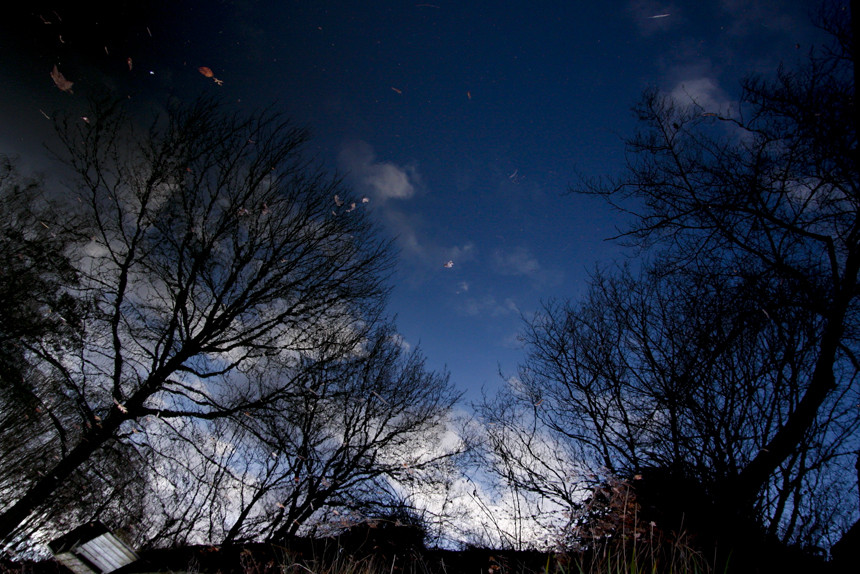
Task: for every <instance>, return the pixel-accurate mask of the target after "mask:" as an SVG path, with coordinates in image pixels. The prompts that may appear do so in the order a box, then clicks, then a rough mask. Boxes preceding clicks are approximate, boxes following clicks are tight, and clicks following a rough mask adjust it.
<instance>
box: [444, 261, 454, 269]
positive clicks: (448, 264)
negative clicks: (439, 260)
mask: <svg viewBox="0 0 860 574" xmlns="http://www.w3.org/2000/svg"><path fill="white" fill-rule="evenodd" d="M453 266H454V262H453V261H446V262H445V263H444V264H443V265H442V267H444V268H445V269H450V268H452V267H453Z"/></svg>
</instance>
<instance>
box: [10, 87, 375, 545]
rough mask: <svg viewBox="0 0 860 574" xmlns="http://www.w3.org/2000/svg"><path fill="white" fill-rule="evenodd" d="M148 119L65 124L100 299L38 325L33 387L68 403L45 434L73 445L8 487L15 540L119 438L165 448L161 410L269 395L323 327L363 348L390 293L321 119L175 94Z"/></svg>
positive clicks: (77, 291) (196, 410) (237, 408)
mask: <svg viewBox="0 0 860 574" xmlns="http://www.w3.org/2000/svg"><path fill="white" fill-rule="evenodd" d="M134 124H135V122H133V121H132V120H131V119H130V118H129V117H128V116H126V115H125V114H124V113H123V110H122V108H121V107H120V106H119V105H102V106H99V107H97V108H96V109H95V110H94V111H93V113H90V114H88V116H87V119H86V120H85V121H82V120H81V119H80V118H79V117H75V118H68V119H66V120H65V121H63V122H61V123H60V125H59V134H60V138H61V140H62V142H63V144H64V145H65V150H66V151H65V157H66V160H67V162H68V165H69V166H70V167H71V169H72V170H73V172H74V173H75V174H77V177H78V181H77V184H76V186H75V188H74V190H73V191H72V193H71V194H70V202H69V205H68V206H67V209H69V210H70V216H72V215H73V216H74V219H75V220H76V221H79V222H80V225H81V227H76V228H74V229H69V230H68V232H70V233H72V234H73V235H74V238H75V240H76V243H75V244H74V245H71V246H69V248H68V249H66V250H65V251H64V252H63V253H62V255H64V256H66V257H68V258H69V260H70V261H71V263H72V264H73V265H74V269H75V271H76V272H77V276H78V282H77V283H74V282H63V283H62V285H61V286H60V290H61V292H62V293H67V294H69V295H70V296H72V297H74V298H75V299H77V300H78V301H83V302H85V303H86V305H85V307H86V308H87V313H86V315H85V316H84V317H83V318H82V320H81V329H80V330H79V331H78V332H77V335H76V338H75V340H74V341H70V342H65V341H61V342H54V341H51V340H49V339H46V338H36V339H35V340H32V341H26V340H25V341H22V345H23V348H24V350H25V353H26V354H27V357H28V359H29V361H30V363H31V364H32V365H34V367H33V368H34V369H36V370H37V371H38V377H37V376H36V375H34V376H32V377H29V381H30V382H31V384H32V392H33V393H34V395H35V396H36V397H37V398H38V400H39V401H40V402H42V403H44V404H46V405H48V406H49V407H50V408H51V409H63V410H65V411H67V412H68V413H69V416H68V417H67V418H66V419H64V420H59V421H57V422H55V428H53V429H52V430H51V434H50V435H49V436H48V435H46V440H50V441H51V442H52V444H55V445H57V446H56V447H55V450H56V451H57V453H58V455H57V457H56V458H49V459H48V460H47V462H46V464H45V467H44V468H43V469H41V470H39V472H36V473H33V474H31V475H30V476H27V477H26V478H25V479H24V480H23V481H22V482H21V483H20V484H19V485H18V486H17V487H16V488H15V489H14V490H12V491H8V490H7V491H4V496H3V500H4V502H3V503H2V505H0V539H3V540H5V541H7V542H8V541H10V540H13V539H15V537H16V536H20V535H23V534H26V533H27V532H28V531H29V530H30V529H31V528H32V527H33V525H35V524H38V523H39V522H40V516H42V515H44V513H45V511H46V509H47V508H48V507H50V506H51V505H50V504H49V502H50V500H51V497H52V496H53V495H55V494H56V493H57V492H59V491H60V490H61V489H62V488H64V487H65V485H69V484H71V483H73V482H74V481H78V480H80V481H86V480H87V478H86V476H87V473H90V472H95V471H96V470H97V468H98V467H99V465H96V464H95V461H96V460H97V459H98V458H99V457H102V456H103V455H105V453H109V452H111V450H112V449H116V448H124V449H125V448H127V449H131V450H133V451H140V452H145V451H148V450H149V448H150V447H151V446H152V445H149V444H147V441H146V438H147V432H145V431H146V424H147V423H146V421H147V420H149V419H151V418H153V417H155V418H158V419H159V420H162V421H165V420H168V419H170V420H174V421H191V420H209V421H211V420H216V419H219V418H224V417H231V416H239V415H240V413H245V412H251V411H253V410H254V409H257V408H263V407H265V406H266V405H269V404H270V403H271V402H272V401H274V400H275V399H276V398H278V397H279V396H281V395H283V394H284V393H292V392H293V391H294V385H295V384H296V379H295V378H284V379H281V380H278V381H271V382H270V383H269V384H267V385H260V384H258V381H257V380H256V379H255V378H254V377H252V376H250V374H251V373H252V371H253V369H254V368H255V366H256V365H257V364H258V362H259V361H261V360H263V359H265V358H266V357H270V356H276V357H278V359H279V360H281V361H284V362H290V361H293V362H296V363H298V362H300V361H302V360H303V357H304V356H306V355H307V354H308V353H313V352H314V351H315V349H314V345H315V341H316V340H317V339H318V338H319V337H320V336H321V335H322V334H324V335H325V336H326V337H327V338H328V339H329V340H337V341H338V342H339V343H340V344H342V345H343V348H345V349H349V348H352V347H354V346H355V345H356V344H357V343H358V342H359V341H361V340H362V339H364V338H365V334H366V331H367V329H368V326H372V325H373V324H374V323H375V322H376V321H377V318H378V317H379V316H380V312H381V308H382V305H383V303H384V298H385V294H386V287H385V285H384V279H385V275H386V272H387V270H388V269H389V267H390V265H391V263H392V257H391V252H390V249H389V244H388V243H387V242H385V241H383V240H381V239H379V237H378V234H377V233H376V230H375V228H374V226H373V225H372V224H371V223H370V221H369V219H368V218H367V216H366V215H365V214H364V213H362V211H361V210H354V211H350V212H349V213H347V212H346V210H344V209H341V208H339V205H338V204H340V203H341V202H340V201H339V199H340V198H347V197H348V196H349V191H348V190H346V189H344V188H343V187H342V186H341V185H340V183H339V181H338V180H336V179H333V178H331V177H329V176H327V175H326V174H325V173H324V172H322V171H321V170H319V169H317V168H315V167H314V166H313V165H311V164H309V163H308V162H307V161H306V159H304V158H303V156H302V152H301V150H302V144H303V143H304V141H305V140H306V137H307V135H306V133H305V131H304V130H301V129H298V128H295V127H293V126H292V125H291V124H290V123H289V122H287V121H285V120H283V119H282V118H280V117H279V116H278V115H277V114H274V113H268V112H266V113H261V114H255V115H249V116H243V115H240V114H231V113H230V112H229V111H228V110H226V109H225V108H223V107H221V106H218V105H216V104H214V103H213V102H212V101H199V102H197V103H195V104H193V105H191V106H177V107H174V108H172V109H170V110H169V112H168V113H167V114H166V115H164V116H162V117H160V118H159V119H157V120H156V121H154V123H153V125H152V127H151V128H150V129H149V130H148V131H147V132H146V133H144V134H143V135H142V136H141V135H139V134H138V131H139V130H137V129H136V128H135V125H134ZM338 195H339V196H340V198H338V197H336V196H338ZM299 371H300V370H298V371H297V372H299ZM39 377H42V378H44V379H45V380H50V381H51V384H40V383H39ZM176 424H180V423H179V422H177V423H176ZM145 456H149V455H145ZM12 464H14V463H13V461H11V460H4V461H3V466H4V468H8V467H9V466H10V465H12ZM7 494H11V496H8V495H7Z"/></svg>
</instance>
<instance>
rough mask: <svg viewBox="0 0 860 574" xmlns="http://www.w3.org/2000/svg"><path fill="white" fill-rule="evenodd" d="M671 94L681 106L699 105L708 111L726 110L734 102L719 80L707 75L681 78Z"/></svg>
mask: <svg viewBox="0 0 860 574" xmlns="http://www.w3.org/2000/svg"><path fill="white" fill-rule="evenodd" d="M669 96H670V97H671V98H672V99H673V100H674V101H675V103H676V104H678V105H680V106H691V105H692V106H697V107H700V108H702V109H703V110H704V111H707V112H726V111H727V110H728V108H729V107H730V106H731V104H732V101H731V98H729V96H728V95H727V94H726V93H725V91H723V89H722V88H721V87H720V85H719V83H718V82H717V80H716V79H715V78H712V77H707V76H701V77H693V78H687V79H683V80H679V81H678V82H677V83H676V84H675V87H674V88H672V90H671V91H670V92H669Z"/></svg>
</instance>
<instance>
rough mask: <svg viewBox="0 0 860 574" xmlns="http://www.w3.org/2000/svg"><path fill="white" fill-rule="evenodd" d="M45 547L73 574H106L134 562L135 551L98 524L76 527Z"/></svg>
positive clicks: (135, 558) (92, 523) (135, 557)
mask: <svg viewBox="0 0 860 574" xmlns="http://www.w3.org/2000/svg"><path fill="white" fill-rule="evenodd" d="M48 546H49V547H50V548H51V552H53V553H54V557H55V558H56V559H57V561H58V562H60V563H61V564H63V565H64V566H65V567H66V568H68V569H69V570H71V571H72V572H74V573H75V574H107V573H108V572H113V571H114V570H116V569H118V568H122V567H123V566H125V565H126V564H131V563H132V562H134V561H135V560H137V554H135V553H134V550H132V549H131V548H130V547H129V546H128V545H127V544H126V543H125V542H123V541H122V540H121V539H120V538H118V537H117V536H116V535H114V534H113V533H112V532H110V531H109V530H108V529H107V527H105V525H104V524H102V523H101V522H91V523H89V524H84V525H83V526H79V527H78V528H75V529H74V530H72V531H71V532H69V533H68V534H65V535H63V536H61V537H60V538H57V539H56V540H54V541H52V542H51V543H50V544H48Z"/></svg>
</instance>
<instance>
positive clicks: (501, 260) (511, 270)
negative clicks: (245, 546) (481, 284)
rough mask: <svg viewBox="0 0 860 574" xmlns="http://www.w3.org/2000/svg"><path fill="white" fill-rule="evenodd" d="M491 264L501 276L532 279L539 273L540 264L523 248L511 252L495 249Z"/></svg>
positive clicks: (516, 248)
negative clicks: (521, 276) (518, 276)
mask: <svg viewBox="0 0 860 574" xmlns="http://www.w3.org/2000/svg"><path fill="white" fill-rule="evenodd" d="M493 263H494V264H495V266H496V270H497V271H498V272H499V273H501V274H502V275H525V276H528V277H533V276H535V275H537V274H538V273H540V271H541V265H540V263H538V260H537V259H535V257H534V256H533V255H532V254H531V253H530V252H529V250H528V249H526V248H525V247H515V248H514V249H513V250H511V251H503V250H501V249H497V250H496V251H495V252H494V253H493Z"/></svg>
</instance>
